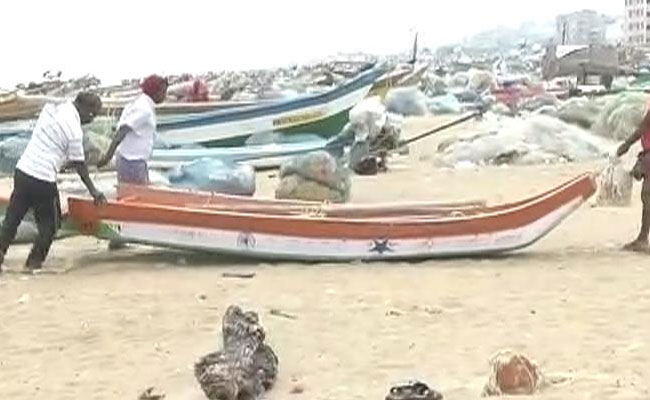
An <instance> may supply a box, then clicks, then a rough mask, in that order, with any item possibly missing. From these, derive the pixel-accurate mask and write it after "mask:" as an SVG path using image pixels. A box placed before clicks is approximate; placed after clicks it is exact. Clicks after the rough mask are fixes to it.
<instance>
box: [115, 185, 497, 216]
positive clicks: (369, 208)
mask: <svg viewBox="0 0 650 400" xmlns="http://www.w3.org/2000/svg"><path fill="white" fill-rule="evenodd" d="M117 197H118V199H120V200H121V201H124V202H131V203H137V202H140V203H147V204H158V205H168V206H176V207H187V208H198V209H209V210H220V211H238V212H246V213H257V214H276V215H314V216H328V217H355V218H388V217H416V216H425V217H426V216H431V215H433V214H436V213H439V214H443V213H444V214H451V213H454V212H468V211H469V210H473V209H480V208H482V207H485V202H483V201H462V202H400V203H378V204H327V203H321V202H313V201H300V200H277V199H263V198H256V197H245V196H233V195H227V194H223V193H215V192H197V191H189V190H182V189H171V188H162V187H153V186H141V185H129V184H122V185H120V186H118V188H117Z"/></svg>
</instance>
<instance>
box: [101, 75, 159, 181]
mask: <svg viewBox="0 0 650 400" xmlns="http://www.w3.org/2000/svg"><path fill="white" fill-rule="evenodd" d="M167 87H168V83H167V80H166V79H164V78H162V77H160V76H158V75H151V76H149V77H147V78H146V79H145V80H144V81H143V82H142V84H141V85H140V88H141V89H142V94H140V95H139V96H138V97H137V98H136V99H135V100H134V101H133V102H131V103H130V104H128V105H127V106H126V107H125V108H124V111H122V115H121V116H120V121H119V122H118V124H117V132H116V133H115V136H114V137H113V140H112V142H111V145H110V147H109V148H108V151H107V152H106V154H105V155H104V157H102V159H101V160H100V161H99V163H98V164H97V166H98V167H100V168H101V167H103V166H105V165H107V164H108V163H109V162H110V161H111V160H112V159H113V156H114V155H116V167H117V181H118V184H121V183H129V184H136V185H147V184H148V183H149V168H148V163H149V160H150V159H151V154H152V152H153V144H154V138H155V132H156V104H160V103H162V102H163V101H164V100H165V97H166V96H167ZM115 153H117V154H115Z"/></svg>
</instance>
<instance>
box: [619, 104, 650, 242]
mask: <svg viewBox="0 0 650 400" xmlns="http://www.w3.org/2000/svg"><path fill="white" fill-rule="evenodd" d="M648 105H650V102H649V103H648ZM638 140H641V146H642V148H643V150H642V151H641V153H639V155H638V158H637V161H636V164H635V165H634V168H632V176H634V178H635V179H636V180H641V181H642V186H641V202H642V203H643V211H642V214H641V229H640V231H639V235H638V236H637V238H636V239H635V240H634V241H632V242H630V243H628V244H626V245H625V247H623V248H624V249H625V250H629V251H636V252H642V253H650V246H649V245H648V235H649V234H650V107H646V111H645V115H644V117H643V121H641V124H639V126H638V127H637V129H636V131H635V132H634V133H633V134H632V135H631V136H630V137H629V138H628V139H627V140H626V141H625V142H623V143H622V144H621V145H620V147H619V148H618V151H617V152H616V154H617V155H618V156H619V157H620V156H622V155H624V154H625V153H627V152H628V151H629V150H630V147H631V146H632V145H633V144H634V143H636V142H637V141H638Z"/></svg>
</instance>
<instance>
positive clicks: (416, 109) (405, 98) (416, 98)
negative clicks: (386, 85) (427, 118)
mask: <svg viewBox="0 0 650 400" xmlns="http://www.w3.org/2000/svg"><path fill="white" fill-rule="evenodd" d="M386 109H387V110H388V111H389V112H392V113H395V114H400V115H404V116H423V115H426V114H427V96H425V95H424V93H422V92H421V91H420V90H418V89H417V88H416V87H406V88H396V89H391V90H390V91H388V93H387V94H386Z"/></svg>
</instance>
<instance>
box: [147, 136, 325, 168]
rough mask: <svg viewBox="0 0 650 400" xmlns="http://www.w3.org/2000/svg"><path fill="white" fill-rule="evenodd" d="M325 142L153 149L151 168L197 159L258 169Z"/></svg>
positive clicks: (166, 166)
mask: <svg viewBox="0 0 650 400" xmlns="http://www.w3.org/2000/svg"><path fill="white" fill-rule="evenodd" d="M326 144H327V141H326V140H325V139H318V140H309V141H305V142H297V143H271V144H263V145H252V146H240V147H213V148H199V149H154V151H153V155H152V157H151V162H150V163H149V165H150V167H151V168H162V169H165V168H170V167H173V166H175V165H178V164H179V163H184V162H191V161H194V160H197V159H199V158H204V157H208V158H218V159H220V160H229V161H232V162H238V163H244V164H251V165H253V166H259V167H267V168H268V167H274V166H279V165H280V164H281V162H282V161H284V160H286V159H288V158H289V157H292V156H295V155H298V154H304V153H309V152H312V151H316V150H322V149H324V148H325V145H326Z"/></svg>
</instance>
